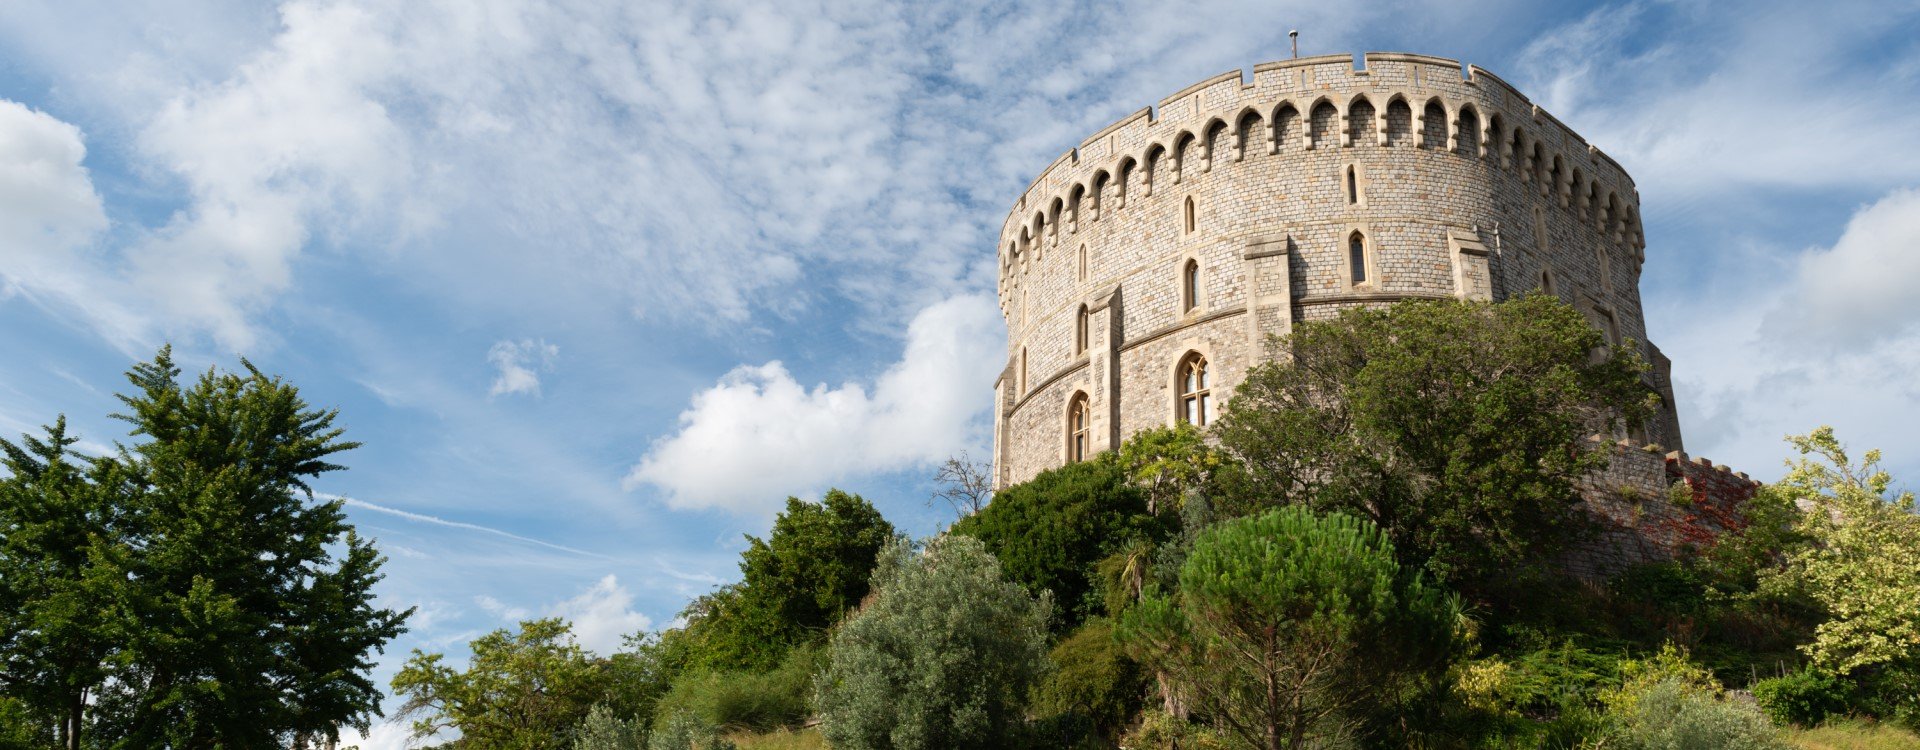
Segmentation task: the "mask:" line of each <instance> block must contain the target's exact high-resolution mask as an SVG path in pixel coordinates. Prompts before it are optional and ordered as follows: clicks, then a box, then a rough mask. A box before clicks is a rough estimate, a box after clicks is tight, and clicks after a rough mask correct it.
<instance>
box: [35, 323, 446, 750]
mask: <svg viewBox="0 0 1920 750" xmlns="http://www.w3.org/2000/svg"><path fill="white" fill-rule="evenodd" d="M242 364H243V365H245V372H241V373H222V372H217V371H214V370H209V371H207V372H206V373H204V374H202V375H201V376H200V377H199V378H197V379H195V380H193V381H192V382H190V383H183V382H182V381H181V380H180V371H179V370H178V369H177V368H176V367H174V364H173V359H172V354H171V351H170V350H168V349H165V348H163V349H161V350H160V352H159V353H158V354H156V355H155V357H154V359H153V361H151V362H146V363H140V364H137V365H135V366H134V368H133V369H132V370H131V371H130V372H129V373H128V374H127V377H128V380H129V381H131V383H132V385H133V393H132V394H131V395H122V396H120V397H119V398H120V400H121V402H122V403H123V404H124V405H125V407H126V413H125V414H122V415H115V416H116V417H117V418H119V419H122V420H124V421H126V422H128V423H130V424H131V425H132V427H133V429H132V431H131V433H130V434H131V435H132V436H134V437H135V438H137V439H139V442H136V443H134V444H133V445H131V446H121V447H120V450H119V451H118V452H117V454H115V455H113V456H109V457H105V458H100V459H94V460H92V461H91V462H90V464H89V465H88V466H87V467H86V469H85V471H84V472H82V471H81V469H80V467H79V465H78V464H76V463H75V462H73V461H72V460H71V457H70V456H69V455H68V446H70V445H72V444H73V442H74V439H73V438H71V437H69V436H67V435H66V433H65V425H64V423H60V424H56V426H54V427H52V428H49V430H48V435H47V439H45V440H38V439H33V438H29V439H27V440H26V441H25V446H24V447H19V446H14V445H12V444H0V449H3V450H4V452H5V454H6V461H7V465H8V470H9V472H11V474H12V476H10V477H9V478H7V479H6V480H0V661H4V663H5V672H4V674H5V675H6V677H5V679H6V680H7V683H8V684H7V685H6V689H7V690H8V692H9V694H12V695H18V696H21V697H23V698H24V699H25V702H26V704H27V705H28V707H29V708H31V709H32V710H34V711H35V712H36V713H37V714H38V715H39V717H40V718H41V720H45V721H51V722H54V723H56V724H57V725H59V726H62V727H64V728H65V729H64V730H63V733H64V734H66V735H69V736H70V735H72V734H74V733H77V732H81V729H82V728H83V727H84V728H85V730H86V731H87V732H90V733H91V735H92V738H91V740H88V741H87V742H84V743H81V744H87V745H95V746H118V747H212V746H227V747H269V746H276V745H279V746H285V745H290V744H297V743H303V742H320V741H326V740H331V739H337V737H338V734H339V731H340V728H341V727H342V726H348V727H355V728H362V729H364V728H365V727H367V725H368V722H369V720H370V718H371V717H372V716H376V715H378V714H379V704H380V698H381V694H380V691H379V689H378V688H377V687H376V686H375V685H374V684H373V682H372V680H371V679H370V678H369V676H368V672H369V671H370V670H371V668H372V666H373V664H372V658H371V655H370V652H372V651H374V650H378V649H381V648H383V647H384V645H385V644H386V643H387V642H388V641H390V640H392V639H393V638H394V637H395V636H397V635H399V634H400V633H401V632H404V630H405V628H404V626H403V623H404V622H405V620H406V617H407V614H408V613H396V612H394V611H391V610H387V609H381V608H376V607H375V606H374V605H373V590H372V588H373V585H374V584H375V583H376V582H377V581H379V580H380V577H381V576H380V573H379V569H380V566H381V564H382V562H383V560H382V558H381V557H380V555H379V554H378V553H377V552H376V551H375V550H374V548H373V546H372V544H371V543H369V542H367V541H365V540H363V539H361V538H360V537H359V536H358V535H357V534H355V533H354V530H353V528H352V526H350V525H349V524H347V522H346V514H345V512H344V511H343V510H342V504H341V503H340V502H338V501H333V502H314V498H313V495H312V492H311V489H310V487H309V485H308V482H310V481H312V480H313V479H314V478H315V477H318V476H319V475H321V474H324V473H326V472H330V471H335V470H338V469H340V468H342V467H340V466H339V465H337V464H334V463H332V458H333V456H334V455H335V454H338V453H340V452H342V451H346V450H349V449H352V448H354V447H356V446H357V444H356V443H352V442H347V441H344V440H341V435H342V431H341V430H340V429H339V428H337V427H335V426H334V425H333V422H334V419H335V418H336V417H337V414H336V413H335V412H331V411H323V410H316V409H313V408H310V406H309V405H308V404H307V403H306V401H304V400H303V399H302V398H301V397H300V394H299V391H298V389H296V388H294V387H293V386H292V385H290V384H288V383H286V382H284V381H282V380H280V379H278V378H272V377H268V376H266V375H264V374H262V373H261V372H260V371H258V370H256V369H254V368H253V366H252V365H251V364H248V363H245V362H244V360H243V362H242ZM83 696H84V698H83ZM62 739H63V740H66V739H69V737H63V738H62Z"/></svg>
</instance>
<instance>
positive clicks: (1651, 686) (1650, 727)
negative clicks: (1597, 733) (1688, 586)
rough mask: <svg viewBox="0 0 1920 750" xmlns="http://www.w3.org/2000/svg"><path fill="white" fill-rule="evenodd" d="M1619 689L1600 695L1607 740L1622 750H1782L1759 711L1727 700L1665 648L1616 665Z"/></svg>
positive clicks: (1681, 657) (1700, 672)
mask: <svg viewBox="0 0 1920 750" xmlns="http://www.w3.org/2000/svg"><path fill="white" fill-rule="evenodd" d="M1620 673H1621V684H1620V687H1619V688H1616V689H1614V690H1610V691H1607V692H1606V693H1604V694H1602V695H1601V703H1603V704H1605V705H1606V707H1607V737H1608V739H1609V740H1610V741H1611V742H1610V744H1611V745H1612V746H1614V747H1619V748H1622V749H1623V750H1722V749H1723V748H1724V750H1772V749H1773V748H1779V749H1780V750H1786V748H1787V747H1788V746H1787V744H1786V742H1785V741H1784V740H1783V739H1781V738H1780V735H1779V732H1778V731H1777V730H1775V729H1774V727H1773V724H1771V723H1769V722H1768V721H1767V717H1766V716H1765V715H1764V714H1762V713H1760V710H1759V709H1757V708H1754V707H1752V706H1749V705H1746V704H1743V703H1738V702H1734V701H1730V700H1728V699H1727V697H1726V695H1725V694H1724V692H1723V691H1722V690H1721V689H1720V686H1719V684H1718V683H1716V682H1714V679H1713V675H1712V674H1711V673H1709V672H1707V671H1706V670H1705V669H1703V668H1701V667H1700V666H1699V665H1696V664H1693V663H1692V662H1690V661H1688V660H1687V657H1686V654H1685V653H1684V652H1682V651H1680V650H1679V649H1676V648H1674V647H1673V646H1671V645H1669V646H1667V647H1665V648H1662V649H1661V650H1660V652H1659V653H1658V654H1656V655H1654V656H1653V657H1652V658H1650V659H1644V660H1629V661H1625V662H1622V663H1621V668H1620Z"/></svg>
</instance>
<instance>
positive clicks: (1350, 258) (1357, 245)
mask: <svg viewBox="0 0 1920 750" xmlns="http://www.w3.org/2000/svg"><path fill="white" fill-rule="evenodd" d="M1347 273H1348V278H1350V279H1351V280H1352V281H1353V285H1354V286H1359V285H1361V284H1365V283H1367V237H1366V235H1363V234H1361V233H1359V232H1354V233H1353V234H1350V235H1347Z"/></svg>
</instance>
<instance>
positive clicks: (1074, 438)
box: [1067, 391, 1093, 464]
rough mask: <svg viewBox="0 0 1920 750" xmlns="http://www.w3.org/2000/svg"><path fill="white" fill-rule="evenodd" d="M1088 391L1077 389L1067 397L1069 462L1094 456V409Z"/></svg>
mask: <svg viewBox="0 0 1920 750" xmlns="http://www.w3.org/2000/svg"><path fill="white" fill-rule="evenodd" d="M1090 402H1091V399H1089V398H1087V392H1086V391H1076V392H1074V394H1073V397H1072V398H1069V399H1067V463H1070V464H1071V463H1079V462H1081V461H1085V460H1087V459H1088V458H1092V457H1093V443H1092V440H1093V429H1092V427H1093V409H1092V408H1090V406H1089V404H1090Z"/></svg>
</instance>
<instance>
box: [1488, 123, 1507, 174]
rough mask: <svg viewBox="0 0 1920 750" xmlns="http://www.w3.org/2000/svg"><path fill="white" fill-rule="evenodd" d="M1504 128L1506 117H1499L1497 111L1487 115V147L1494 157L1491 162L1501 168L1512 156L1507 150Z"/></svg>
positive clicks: (1504, 166) (1505, 165)
mask: <svg viewBox="0 0 1920 750" xmlns="http://www.w3.org/2000/svg"><path fill="white" fill-rule="evenodd" d="M1506 128H1507V121H1506V118H1503V117H1501V116H1500V113H1499V112H1495V113H1493V114H1490V115H1487V147H1488V150H1489V151H1490V152H1492V156H1493V157H1494V160H1493V163H1494V164H1495V165H1497V166H1499V167H1501V168H1503V169H1504V168H1506V167H1507V166H1508V164H1509V163H1510V162H1511V161H1512V158H1513V156H1512V154H1511V153H1510V152H1509V151H1508V150H1507V143H1506V140H1505V137H1506V133H1507V130H1506Z"/></svg>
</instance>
